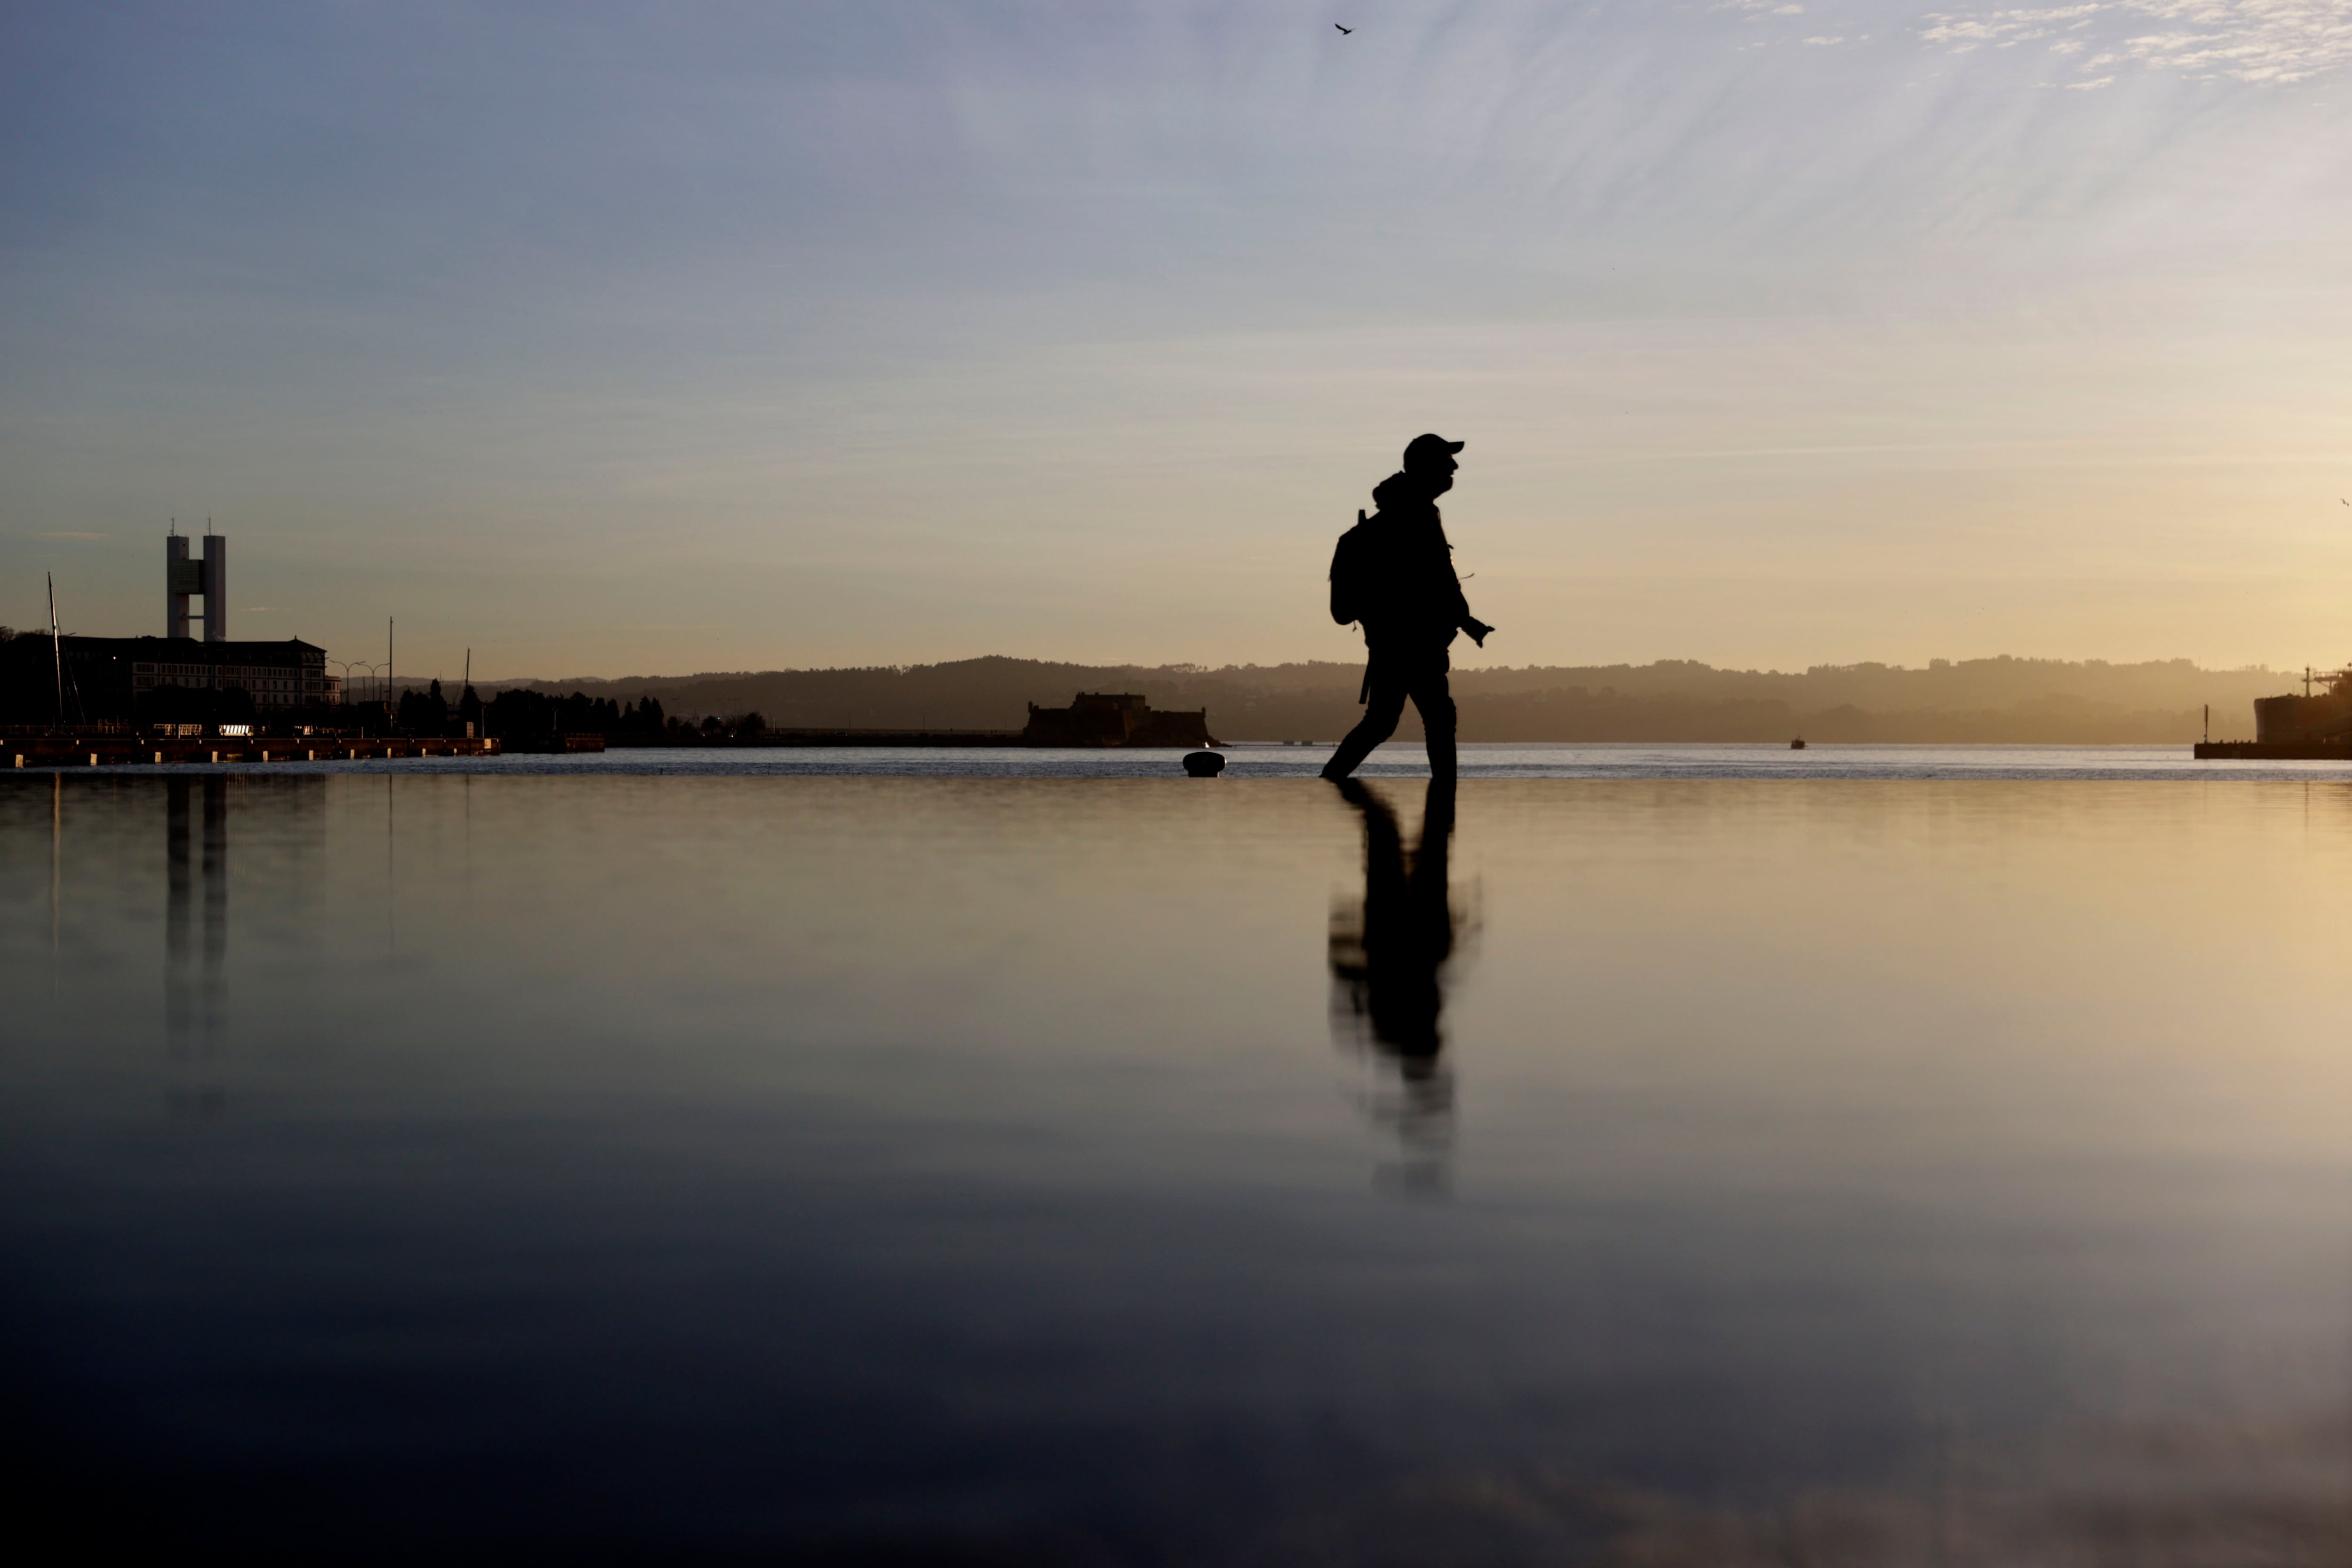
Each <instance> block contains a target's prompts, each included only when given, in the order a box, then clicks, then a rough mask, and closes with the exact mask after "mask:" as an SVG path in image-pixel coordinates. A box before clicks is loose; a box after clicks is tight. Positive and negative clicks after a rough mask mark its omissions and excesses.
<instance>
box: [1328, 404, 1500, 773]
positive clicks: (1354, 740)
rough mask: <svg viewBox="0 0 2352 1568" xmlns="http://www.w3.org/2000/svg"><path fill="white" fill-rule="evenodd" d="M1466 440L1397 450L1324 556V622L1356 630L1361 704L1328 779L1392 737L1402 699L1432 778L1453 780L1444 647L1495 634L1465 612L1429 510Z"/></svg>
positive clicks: (1447, 548)
mask: <svg viewBox="0 0 2352 1568" xmlns="http://www.w3.org/2000/svg"><path fill="white" fill-rule="evenodd" d="M1464 445H1465V443H1463V442H1460V441H1448V440H1446V439H1445V438H1444V437H1441V436H1416V437H1413V438H1412V444H1411V445H1410V446H1408V447H1405V449H1404V471H1403V472H1402V473H1396V474H1391V475H1390V476H1389V477H1388V478H1387V479H1382V480H1381V482H1380V483H1379V484H1378V485H1377V486H1375V487H1374V488H1373V489H1372V501H1373V504H1374V505H1376V506H1378V507H1379V508H1380V510H1379V512H1378V513H1376V514H1375V515H1374V516H1372V517H1370V518H1366V517H1365V516H1364V515H1363V514H1362V513H1361V512H1358V513H1357V514H1356V518H1357V521H1356V526H1355V527H1353V528H1351V529H1349V531H1347V532H1346V533H1344V534H1341V535H1340V536H1339V550H1338V552H1336V553H1335V554H1333V556H1332V557H1331V618H1332V619H1333V620H1335V621H1338V622H1339V624H1340V625H1342V626H1345V625H1347V624H1348V623H1349V621H1361V622H1362V623H1363V626H1364V648H1365V653H1366V666H1365V670H1364V688H1363V693H1362V696H1361V697H1360V699H1359V700H1360V701H1362V702H1363V703H1364V704H1365V708H1364V718H1363V722H1361V723H1360V724H1358V725H1357V726H1356V727H1355V728H1354V729H1353V730H1351V731H1349V732H1348V738H1347V739H1346V740H1344V741H1342V742H1339V751H1337V752H1334V753H1332V757H1331V760H1330V761H1329V762H1328V763H1325V764H1324V766H1323V776H1324V777H1325V778H1327V779H1344V778H1346V777H1347V776H1348V775H1349V773H1354V772H1355V771H1356V769H1357V768H1358V767H1359V766H1360V765H1361V763H1363V760H1364V759H1365V758H1366V757H1367V756H1370V754H1371V750H1372V748H1373V747H1374V746H1377V745H1379V744H1380V743H1381V742H1382V741H1385V740H1387V739H1388V738H1389V737H1390V736H1391V735H1393V734H1395V733H1396V727H1397V721H1398V720H1400V719H1402V718H1403V717H1404V700H1405V699H1406V698H1408V697H1410V698H1412V705H1413V706H1414V707H1415V708H1417V709H1419V710H1421V727H1422V729H1423V731H1424V732H1425V733H1426V734H1427V735H1428V738H1429V771H1430V774H1431V776H1432V777H1433V778H1441V779H1451V778H1452V777H1454V698H1453V694H1452V693H1451V692H1449V691H1448V690H1447V689H1446V682H1445V672H1446V669H1447V668H1448V660H1447V658H1446V653H1445V649H1446V647H1447V646H1448V645H1449V644H1451V643H1452V642H1453V641H1454V633H1456V632H1457V631H1463V632H1468V633H1469V634H1470V640H1471V641H1473V642H1475V643H1476V644H1478V646H1479V647H1485V646H1486V634H1487V633H1488V632H1491V631H1493V630H1494V629H1495V628H1494V627H1492V626H1488V625H1487V624H1486V622H1484V621H1482V620H1479V619H1478V618H1477V617H1476V616H1473V615H1471V613H1470V605H1469V601H1468V600H1466V599H1465V598H1464V597H1463V596H1462V582H1461V579H1460V578H1458V577H1456V576H1455V575H1454V546H1453V545H1451V544H1449V543H1447V542H1446V539H1445V525H1444V520H1442V519H1441V518H1440V517H1439V516H1438V514H1437V498H1438V497H1439V496H1442V495H1444V493H1445V492H1446V491H1447V490H1450V489H1453V488H1454V470H1455V469H1457V468H1460V467H1461V465H1460V464H1459V463H1457V462H1455V461H1454V453H1456V452H1459V451H1460V450H1462V448H1463V446H1464Z"/></svg>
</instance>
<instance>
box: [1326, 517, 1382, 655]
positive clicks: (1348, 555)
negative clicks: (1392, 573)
mask: <svg viewBox="0 0 2352 1568" xmlns="http://www.w3.org/2000/svg"><path fill="white" fill-rule="evenodd" d="M1374 549H1375V545H1374V542H1373V540H1372V530H1371V526H1370V523H1368V522H1367V521H1365V518H1364V514H1363V513H1362V512H1361V511H1360V510H1359V511H1358V512H1357V513H1356V526H1355V527H1353V528H1351V529H1349V531H1347V532H1345V533H1343V534H1341V535H1340V536H1339V548H1338V549H1336V550H1334V551H1332V552H1331V618H1332V620H1334V621H1336V622H1338V623H1339V625H1340V626H1346V625H1348V624H1349V622H1350V621H1360V620H1362V619H1363V618H1364V612H1365V611H1366V610H1368V609H1370V608H1371V600H1372V588H1373V579H1374V576H1375V575H1376V573H1377V568H1376V567H1375V565H1374V563H1373V560H1372V556H1373V552H1374Z"/></svg>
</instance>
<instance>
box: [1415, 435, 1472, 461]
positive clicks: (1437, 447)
mask: <svg viewBox="0 0 2352 1568" xmlns="http://www.w3.org/2000/svg"><path fill="white" fill-rule="evenodd" d="M1469 444H1470V443H1469V442H1467V441H1449V440H1447V439H1446V438H1445V437H1443V436H1415V437H1413V438H1412V440H1411V441H1409V442H1407V443H1405V448H1404V466H1405V467H1406V468H1412V465H1413V463H1414V461H1415V459H1425V458H1435V457H1440V456H1444V457H1448V458H1450V457H1452V456H1453V455H1454V453H1456V452H1458V451H1460V450H1462V448H1463V447H1466V446H1468V445H1469Z"/></svg>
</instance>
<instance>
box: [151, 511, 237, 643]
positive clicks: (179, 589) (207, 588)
mask: <svg viewBox="0 0 2352 1568" xmlns="http://www.w3.org/2000/svg"><path fill="white" fill-rule="evenodd" d="M163 578H164V582H163V589H164V594H163V635H164V636H165V637H186V636H187V635H188V622H189V620H190V619H191V618H194V619H196V620H201V621H202V622H204V623H205V641H206V642H226V641H227V640H228V541H227V539H226V538H225V537H223V536H222V535H220V534H217V533H207V534H205V552H204V553H203V554H202V555H200V556H198V557H197V558H196V559H195V560H194V561H191V560H189V559H188V536H187V535H186V534H184V533H174V534H172V535H171V536H169V537H168V538H166V539H165V540H164V541H163ZM191 594H201V595H204V601H205V613H204V614H203V615H201V616H194V617H191V616H189V614H188V595H191Z"/></svg>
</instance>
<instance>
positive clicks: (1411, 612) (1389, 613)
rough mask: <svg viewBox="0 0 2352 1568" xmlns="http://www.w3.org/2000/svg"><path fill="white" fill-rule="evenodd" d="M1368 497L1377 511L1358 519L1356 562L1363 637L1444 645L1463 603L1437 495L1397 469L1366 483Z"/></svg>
mask: <svg viewBox="0 0 2352 1568" xmlns="http://www.w3.org/2000/svg"><path fill="white" fill-rule="evenodd" d="M1372 500H1373V503H1374V504H1375V505H1377V506H1378V507H1379V508H1380V512H1379V514H1378V515H1377V516H1375V517H1373V518H1372V519H1370V521H1369V522H1367V523H1366V524H1365V525H1364V526H1366V527H1367V528H1369V529H1370V530H1371V531H1372V533H1373V537H1372V539H1371V540H1370V541H1369V542H1370V543H1371V544H1372V546H1373V548H1372V549H1371V550H1370V551H1369V552H1367V559H1366V561H1365V563H1364V565H1365V582H1364V584H1363V590H1364V596H1363V615H1362V620H1363V623H1364V641H1365V642H1366V643H1367V644H1370V645H1371V646H1373V647H1383V646H1399V645H1402V646H1411V645H1413V644H1421V645H1423V646H1429V645H1434V646H1435V647H1444V646H1446V645H1447V644H1448V643H1450V642H1452V641H1453V640H1454V632H1455V631H1456V630H1457V629H1458V628H1459V627H1460V626H1461V625H1462V623H1463V622H1464V621H1466V620H1468V619H1469V618H1470V605H1469V601H1467V600H1466V599H1465V598H1464V597H1463V596H1462V580H1461V579H1460V578H1458V577H1456V576H1455V575H1454V546H1453V545H1451V544H1449V543H1448V542H1446V538H1445V524H1444V520H1443V519H1441V518H1440V517H1439V516H1438V514H1437V503H1436V502H1434V501H1433V500H1431V499H1430V497H1429V492H1428V490H1427V489H1425V488H1423V486H1422V485H1421V484H1420V483H1419V482H1418V481H1416V480H1414V479H1412V478H1410V477H1408V476H1407V475H1404V474H1401V473H1400V474H1391V475H1390V476H1389V477H1388V478H1387V479H1382V480H1381V482H1380V483H1379V484H1378V485H1377V486H1375V487H1373V489H1372Z"/></svg>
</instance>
